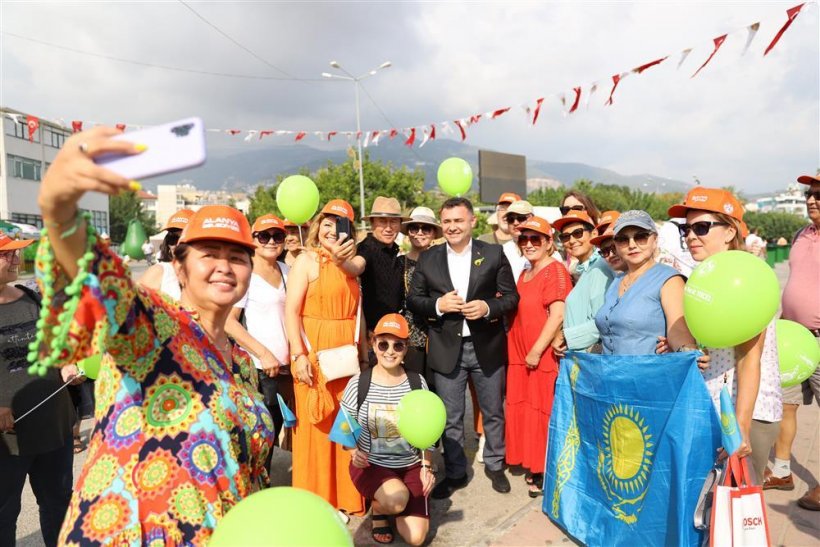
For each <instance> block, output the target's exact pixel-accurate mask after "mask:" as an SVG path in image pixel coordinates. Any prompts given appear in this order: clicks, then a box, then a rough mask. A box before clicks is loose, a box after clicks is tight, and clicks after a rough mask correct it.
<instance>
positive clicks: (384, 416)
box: [342, 374, 427, 469]
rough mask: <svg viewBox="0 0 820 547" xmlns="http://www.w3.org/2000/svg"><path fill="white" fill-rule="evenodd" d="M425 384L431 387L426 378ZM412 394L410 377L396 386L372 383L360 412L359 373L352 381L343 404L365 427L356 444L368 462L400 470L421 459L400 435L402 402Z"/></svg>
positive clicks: (345, 392) (422, 382) (343, 396)
mask: <svg viewBox="0 0 820 547" xmlns="http://www.w3.org/2000/svg"><path fill="white" fill-rule="evenodd" d="M421 385H422V387H423V388H424V389H427V382H425V380H424V378H421ZM408 393H410V381H409V380H408V379H407V378H405V379H404V381H403V382H402V383H400V384H398V385H396V386H383V385H380V384H377V383H376V382H371V383H370V390H369V391H368V392H367V397H366V398H365V400H364V402H362V406H361V408H359V409H358V411H357V409H356V403H357V402H358V397H359V375H358V374H357V375H356V376H354V377H353V378H351V379H350V381H349V382H348V384H347V387H346V388H345V391H344V394H343V395H342V407H343V408H344V409H345V410H346V411H347V412H348V413H349V414H350V415H351V416H353V417H354V418H356V421H357V422H359V425H360V426H362V432H361V435H359V439H358V441H357V442H356V444H357V446H358V448H359V450H361V451H363V452H367V453H368V454H369V455H368V458H367V461H369V462H370V463H372V464H375V465H380V466H382V467H388V468H392V469H397V468H400V467H408V466H411V465H413V464H415V463H418V462H419V461H421V458H420V455H419V451H418V450H417V449H416V448H413V447H412V446H410V444H409V443H408V442H407V441H405V440H404V439H403V438H402V437H401V435H399V428H398V425H397V423H398V413H397V412H396V410H397V408H398V406H399V401H401V398H402V397H404V396H405V395H406V394H408Z"/></svg>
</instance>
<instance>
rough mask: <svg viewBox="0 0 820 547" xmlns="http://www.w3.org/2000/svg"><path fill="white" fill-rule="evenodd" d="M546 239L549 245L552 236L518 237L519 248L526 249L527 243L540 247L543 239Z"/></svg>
mask: <svg viewBox="0 0 820 547" xmlns="http://www.w3.org/2000/svg"><path fill="white" fill-rule="evenodd" d="M542 237H543V238H545V239H546V240H547V243H549V241H550V236H546V235H540V236H539V235H531V236H518V246H519V247H526V246H527V242H529V243H531V244H532V246H533V247H540V246H541V245H542V241H541V238H542Z"/></svg>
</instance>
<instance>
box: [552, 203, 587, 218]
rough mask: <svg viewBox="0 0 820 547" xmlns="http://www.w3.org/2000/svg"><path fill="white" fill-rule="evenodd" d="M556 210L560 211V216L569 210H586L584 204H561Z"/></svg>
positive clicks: (565, 214) (563, 215)
mask: <svg viewBox="0 0 820 547" xmlns="http://www.w3.org/2000/svg"><path fill="white" fill-rule="evenodd" d="M558 210H559V211H561V216H562V217H565V216H567V213H569V212H570V211H586V210H587V208H586V207H585V206H584V205H562V206H560V207H559V208H558Z"/></svg>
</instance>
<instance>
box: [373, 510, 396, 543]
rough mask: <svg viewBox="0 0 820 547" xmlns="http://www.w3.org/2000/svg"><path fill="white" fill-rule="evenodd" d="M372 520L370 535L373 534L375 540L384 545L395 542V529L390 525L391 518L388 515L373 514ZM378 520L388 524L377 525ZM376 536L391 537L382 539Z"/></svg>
mask: <svg viewBox="0 0 820 547" xmlns="http://www.w3.org/2000/svg"><path fill="white" fill-rule="evenodd" d="M370 521H371V523H370V524H371V527H372V530H371V532H370V535H371V536H373V541H375V542H376V543H381V544H382V545H387V544H388V543H393V529H392V528H391V527H390V520H389V519H388V518H387V515H371V516H370ZM376 522H383V523H384V524H385V525H386V526H376ZM376 536H387V537H388V538H390V539H388V540H387V541H382V540H380V539H379V538H377V537H376Z"/></svg>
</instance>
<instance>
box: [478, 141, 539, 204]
mask: <svg viewBox="0 0 820 547" xmlns="http://www.w3.org/2000/svg"><path fill="white" fill-rule="evenodd" d="M478 187H479V191H480V195H481V201H483V202H484V203H496V202H497V201H498V198H499V197H500V196H501V194H503V193H504V192H515V193H516V194H518V195H519V196H521V197H522V198H526V195H527V158H526V157H525V156H520V155H518V154H504V153H502V152H492V151H490V150H479V151H478Z"/></svg>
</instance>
